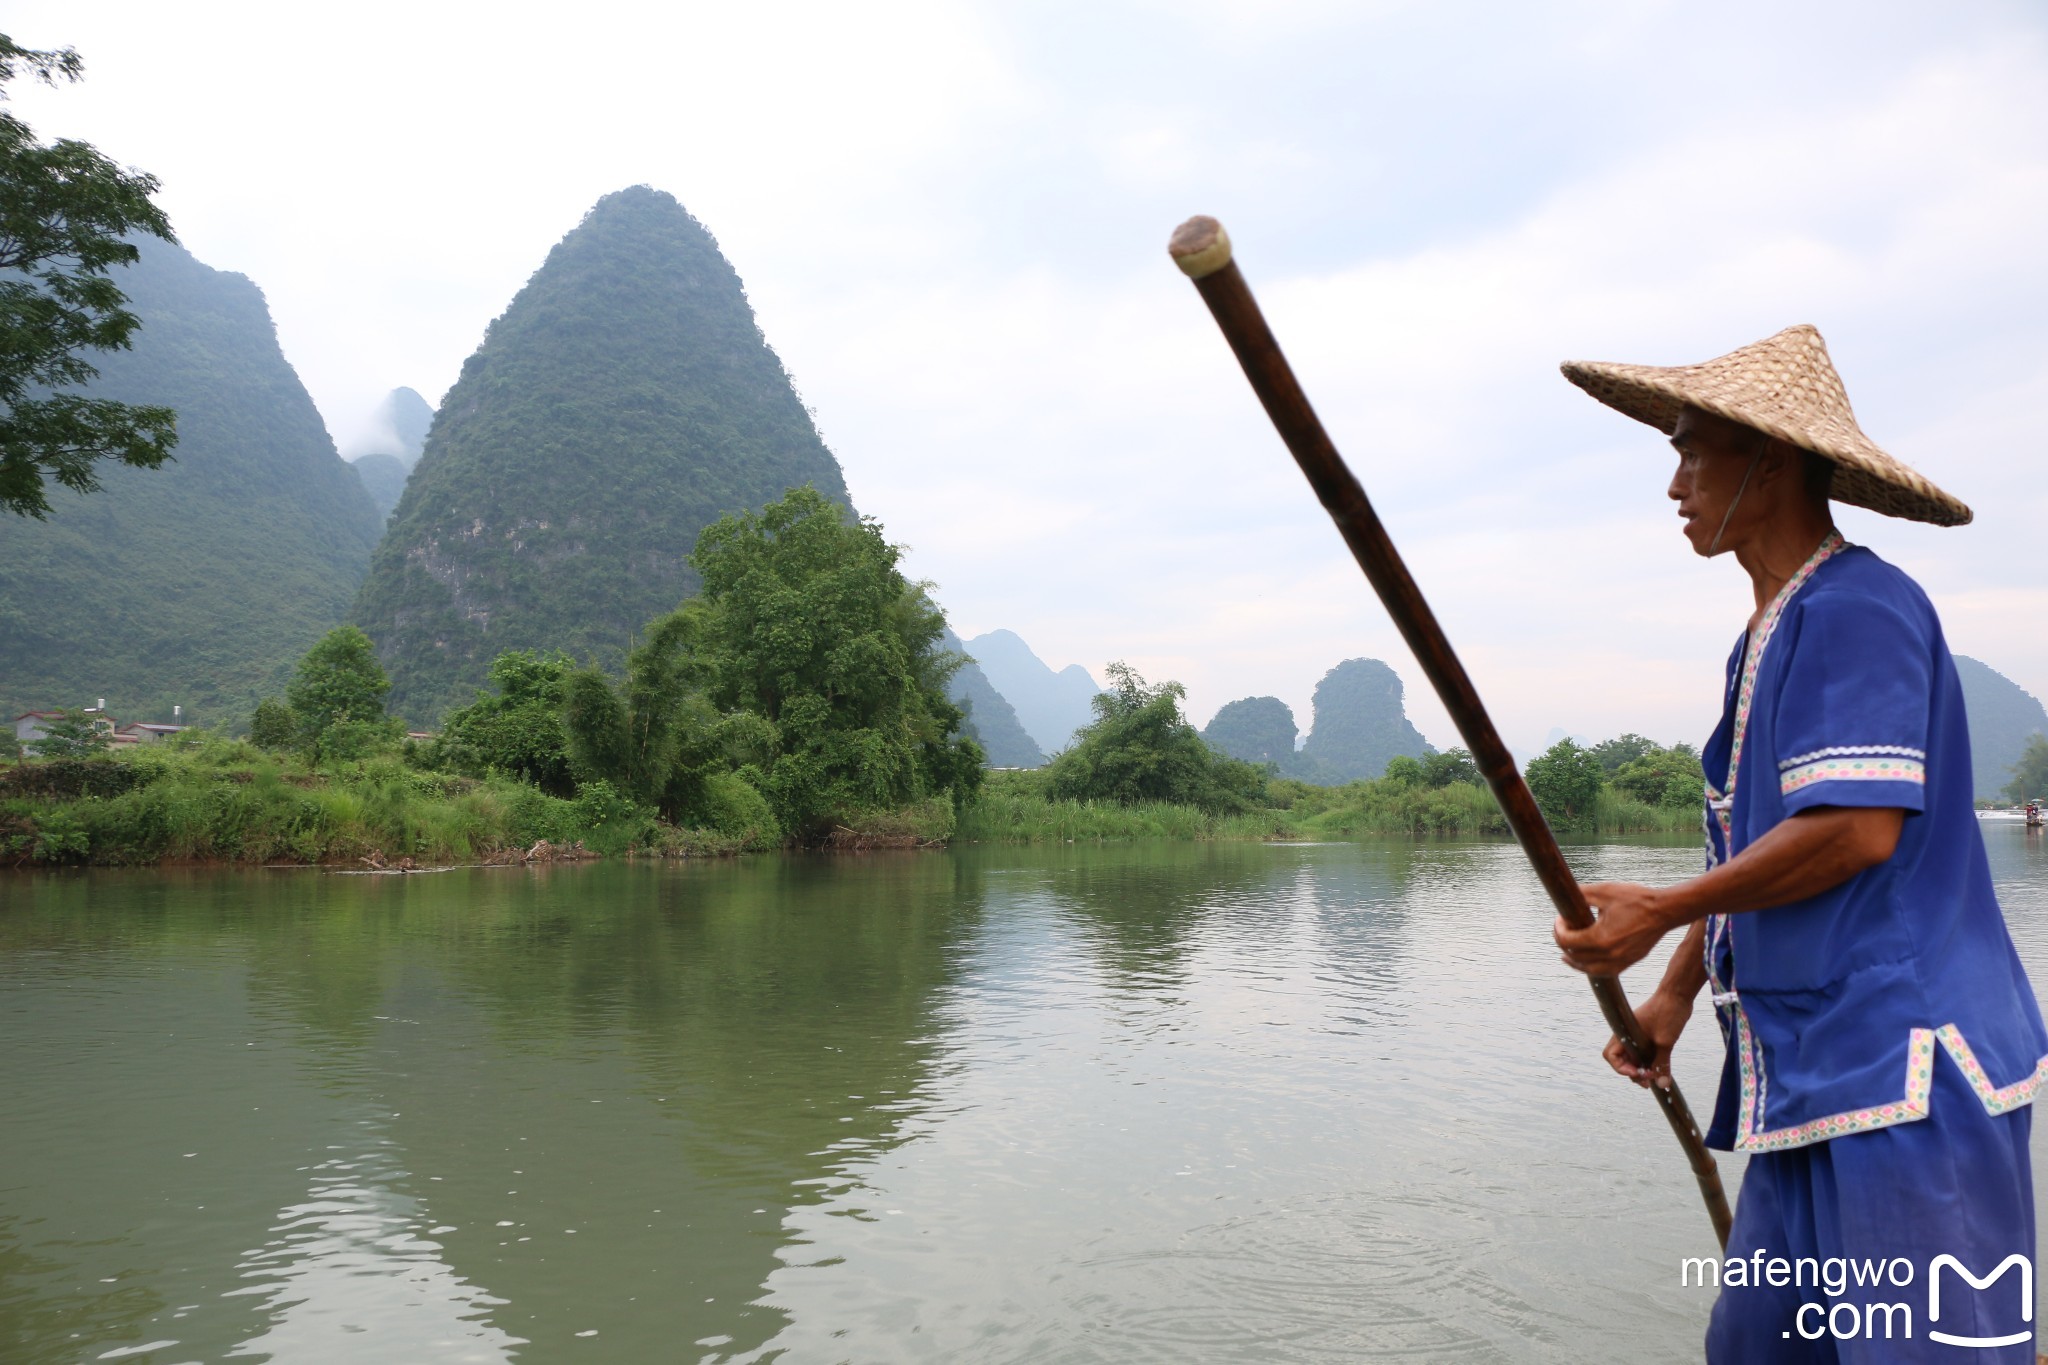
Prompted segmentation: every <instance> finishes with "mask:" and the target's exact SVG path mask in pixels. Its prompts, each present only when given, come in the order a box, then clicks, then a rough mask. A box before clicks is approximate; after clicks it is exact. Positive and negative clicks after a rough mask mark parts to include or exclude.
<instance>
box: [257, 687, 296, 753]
mask: <svg viewBox="0 0 2048 1365" xmlns="http://www.w3.org/2000/svg"><path fill="white" fill-rule="evenodd" d="M298 738H299V717H298V714H297V713H296V712H294V711H293V710H292V708H291V707H290V706H288V705H286V704H285V703H284V702H282V701H279V700H278V699H277V698H276V697H265V698H264V699H263V700H262V701H259V702H257V703H256V710H255V712H254V713H253V714H252V715H250V717H249V742H250V743H251V744H254V745H255V746H256V747H257V748H259V749H285V748H289V747H291V745H293V744H295V743H297V742H298Z"/></svg>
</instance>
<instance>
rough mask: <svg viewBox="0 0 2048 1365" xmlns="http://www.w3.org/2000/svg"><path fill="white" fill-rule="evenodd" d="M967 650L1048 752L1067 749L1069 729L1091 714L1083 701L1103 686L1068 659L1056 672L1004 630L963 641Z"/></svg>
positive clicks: (1093, 714) (1012, 634)
mask: <svg viewBox="0 0 2048 1365" xmlns="http://www.w3.org/2000/svg"><path fill="white" fill-rule="evenodd" d="M967 653H968V654H969V655H970V656H971V657H972V658H973V659H974V661H975V662H976V663H978V664H980V665H981V671H982V673H983V674H985V675H986V676H987V678H988V680H989V682H991V683H992V684H994V686H995V689H996V691H998V692H1000V693H1002V694H1003V696H1004V698H1005V699H1007V700H1008V701H1009V703H1010V705H1011V706H1012V707H1013V708H1014V709H1015V710H1016V713H1017V719H1018V720H1019V721H1020V722H1022V723H1023V726H1024V730H1025V732H1026V733H1027V734H1029V735H1030V736H1031V738H1032V739H1033V740H1035V741H1036V742H1037V744H1038V747H1039V748H1040V749H1043V750H1044V751H1045V752H1046V753H1047V754H1056V753H1058V752H1059V751H1060V750H1062V749H1064V748H1066V747H1067V744H1068V741H1070V740H1071V739H1072V738H1073V737H1074V731H1076V730H1078V729H1080V728H1081V727H1082V726H1084V725H1086V724H1088V722H1090V721H1092V720H1094V719H1095V710H1094V708H1093V707H1092V706H1090V705H1089V704H1088V703H1089V700H1090V698H1092V697H1094V696H1095V694H1096V693H1098V692H1100V691H1102V688H1101V687H1100V686H1099V685H1097V683H1096V681H1095V679H1094V678H1092V677H1090V676H1089V674H1088V670H1087V669H1085V668H1083V667H1081V665H1079V664H1069V665H1067V666H1066V667H1065V668H1063V669H1061V670H1060V671H1059V672H1057V673H1055V672H1053V671H1052V669H1051V668H1049V667H1047V666H1046V664H1045V663H1044V662H1043V661H1042V660H1041V659H1040V658H1039V657H1038V656H1037V655H1036V654H1033V653H1032V652H1031V646H1029V645H1027V644H1025V643H1024V641H1023V640H1021V639H1019V638H1018V636H1017V635H1016V633H1015V632H1013V631H1007V630H992V631H990V632H988V633H987V634H986V635H977V636H975V637H974V638H973V639H972V640H969V641H968V642H967Z"/></svg>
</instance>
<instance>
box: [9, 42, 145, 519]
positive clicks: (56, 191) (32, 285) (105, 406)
mask: <svg viewBox="0 0 2048 1365" xmlns="http://www.w3.org/2000/svg"><path fill="white" fill-rule="evenodd" d="M24 69H26V70H28V71H31V72H33V73H34V74H35V76H36V77H37V79H39V80H41V81H43V82H44V83H45V84H48V85H55V84H56V83H57V82H58V80H59V79H63V80H67V81H75V80H77V79H79V77H80V76H82V75H83V74H84V70H85V68H84V65H83V64H82V63H81V62H80V61H79V58H78V54H77V53H76V52H74V51H72V50H71V49H69V48H65V49H63V50H61V51H56V52H38V51H32V50H30V49H28V48H24V47H21V46H18V45H17V44H16V43H14V42H13V40H11V39H9V38H7V37H6V36H5V35H0V99H4V98H5V95H6V86H7V83H8V82H9V81H11V80H13V79H14V77H15V76H16V75H17V74H18V73H19V72H21V71H22V70H24ZM156 191H157V181H156V178H155V177H154V176H150V175H144V174H142V173H141V172H139V171H130V170H123V169H122V168H121V167H119V166H117V165H115V164H114V163H113V162H112V161H109V160H108V159H107V158H106V157H105V156H102V155H101V154H100V153H99V152H98V151H97V150H95V149H94V148H93V147H92V146H91V145H90V144H88V143H84V142H78V141H74V140H72V139H69V138H63V139H59V140H58V141H56V142H52V143H48V144H45V143H42V142H39V141H38V140H37V139H36V136H35V134H34V132H33V131H31V130H30V128H29V126H28V125H27V124H25V123H23V122H22V121H21V120H20V119H18V118H16V117H14V115H12V114H10V113H7V112H6V111H5V110H0V408H4V411H0V506H4V507H5V508H6V509H7V510H9V511H11V512H14V513H16V514H18V515H23V516H31V517H36V518H38V519H41V518H44V517H47V516H48V515H49V512H50V502H49V498H48V495H47V488H46V481H48V480H54V481H55V482H57V483H59V484H61V485H63V486H64V487H66V488H70V489H74V490H76V491H77V492H80V493H90V492H92V491H93V490H94V489H96V488H98V487H99V486H100V485H99V478H98V476H97V474H96V473H95V471H94V465H95V464H96V463H97V462H98V461H100V460H107V459H111V460H116V461H118V462H120V463H121V464H126V465H133V466H136V467H138V468H142V469H155V468H157V467H158V466H159V465H161V464H162V463H163V462H164V460H165V459H167V458H169V455H170V451H171V447H172V446H173V445H174V444H176V442H177V426H176V423H177V414H176V413H174V412H173V411H172V410H171V409H169V408H164V407H144V406H135V405H131V404H127V403H117V402H113V401H111V400H108V399H95V398H87V397H85V396H84V395H83V394H77V393H64V392H50V390H59V389H62V388H63V387H65V386H67V385H77V384H83V383H85V382H87V381H88V380H90V379H92V378H93V376H95V375H96V374H98V373H99V371H98V370H97V369H96V368H94V366H93V365H92V364H91V363H90V362H89V361H87V360H86V359H85V356H84V353H85V352H88V351H111V350H117V349H124V348H126V347H128V346H129V345H130V344H131V342H130V338H131V336H132V335H133V333H134V331H135V329H136V327H137V326H138V325H140V324H139V320H138V319H137V318H136V316H135V315H134V314H133V313H130V312H129V311H128V310H127V309H126V308H125V307H124V306H123V305H124V304H126V302H127V298H126V296H125V295H124V294H122V292H121V290H120V289H119V288H117V287H116V286H115V284H114V281H113V280H112V279H111V278H109V276H108V274H107V271H108V267H110V266H116V265H126V264H129V263H131V262H133V261H134V260H135V258H136V255H137V252H136V248H135V245H134V243H133V242H131V241H129V240H127V239H128V238H129V237H131V236H133V235H135V234H137V233H148V234H149V235H151V236H154V237H161V238H162V239H164V240H165V241H175V240H176V238H175V237H174V236H173V235H172V232H171V225H170V220H169V219H167V218H166V217H165V216H164V213H163V210H161V209H159V208H158V207H157V206H156V205H155V204H154V203H152V202H151V201H150V196H151V195H153V194H155V193H156Z"/></svg>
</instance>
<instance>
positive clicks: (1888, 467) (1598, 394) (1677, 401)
mask: <svg viewBox="0 0 2048 1365" xmlns="http://www.w3.org/2000/svg"><path fill="white" fill-rule="evenodd" d="M1560 368H1561V369H1562V370H1563V371H1564V377H1565V378H1566V379H1569V380H1571V382H1572V383H1574V384H1576V385H1578V386H1579V387H1580V388H1582V389H1584V390H1585V391H1586V392H1587V393H1589V394H1591V395H1592V396H1593V397H1595V398H1597V399H1599V400H1600V401H1601V402H1602V403H1605V404H1606V405H1607V406H1608V407H1610V408H1613V409H1614V410H1615V411H1616V412H1619V413H1623V414H1625V415H1627V416H1629V417H1633V418H1635V419H1636V420H1637V421H1638V422H1642V423H1644V424H1645V425H1647V426H1652V427H1655V428H1656V429H1657V430H1659V431H1661V432H1663V433H1664V434H1665V435H1666V436H1669V435H1670V434H1671V433H1672V432H1674V431H1676V430H1677V429H1678V418H1679V414H1681V413H1682V412H1684V411H1685V410H1686V409H1687V408H1689V407H1693V408H1699V409H1700V410H1701V411H1703V412H1711V413H1713V414H1714V415H1715V416H1717V417H1725V418H1727V419H1728V420H1729V421H1731V422H1738V423H1740V424H1741V425H1743V426H1746V427H1749V428H1751V429H1752V430H1755V431H1761V432H1763V433H1764V434H1765V435H1767V436H1774V437H1776V438H1778V439H1779V440H1781V441H1784V442H1785V443H1787V444H1788V445H1793V446H1797V447H1798V448H1799V449H1801V450H1808V451H1812V452H1813V453H1814V454H1815V455H1818V456H1820V457H1821V458H1822V459H1824V460H1826V461H1828V462H1829V463H1831V464H1833V465H1834V466H1835V477H1834V482H1833V484H1832V486H1831V487H1830V488H1829V490H1828V496H1829V497H1830V498H1832V499H1833V500H1834V501H1836V502H1844V503H1848V504H1850V505H1851V506H1854V507H1867V508H1869V509H1870V510H1871V511H1873V512H1878V513H1881V514H1883V515H1885V516H1888V517H1900V518H1902V519H1904V520H1907V521H1924V522H1928V523H1930V524H1932V525H1935V526H1965V525H1968V524H1969V522H1970V521H1971V519H1972V518H1973V517H1974V515H1975V514H1974V513H1972V512H1971V511H1970V508H1969V506H1968V505H1967V504H1966V503H1964V502H1963V501H1962V500H1961V499H1959V498H1956V497H1954V496H1952V495H1950V494H1948V493H1946V492H1944V491H1943V490H1942V489H1941V488H1939V487H1937V486H1936V485H1935V484H1934V482H1933V481H1932V480H1930V479H1928V478H1927V477H1926V476H1925V475H1923V474H1921V473H1920V472H1919V471H1918V470H1916V469H1914V468H1912V467H1911V466H1909V465H1907V464H1905V463H1904V462H1903V461H1901V460H1898V459H1896V458H1894V457H1893V456H1891V455H1888V454H1886V453H1885V452H1884V451H1883V450H1881V449H1879V448H1878V446H1877V445H1876V444H1875V443H1874V442H1872V441H1871V440H1870V438H1869V437H1867V436H1865V435H1864V434H1863V432H1862V431H1861V430H1860V429H1859V428H1857V427H1856V426H1855V425H1854V424H1853V423H1842V422H1826V423H1804V424H1803V423H1796V422H1786V421H1781V420H1777V419H1775V418H1773V417H1771V416H1770V415H1769V414H1766V413H1761V412H1759V411H1757V410H1756V409H1755V408H1754V407H1750V406H1747V405H1744V404H1742V403H1740V402H1731V401H1728V400H1725V399H1723V398H1721V397H1720V396H1718V395H1716V394H1711V393H1705V392H1702V391H1701V388H1700V386H1699V385H1697V384H1696V383H1693V382H1688V381H1691V380H1693V379H1694V378H1695V377H1696V376H1697V373H1698V371H1699V370H1700V369H1701V368H1702V367H1700V366H1696V365H1673V366H1659V365H1625V364H1618V363H1614V362H1610V361H1600V360H1569V361H1566V362H1565V363H1564V364H1563V365H1562V366H1561V367H1560Z"/></svg>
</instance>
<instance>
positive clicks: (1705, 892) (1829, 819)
mask: <svg viewBox="0 0 2048 1365" xmlns="http://www.w3.org/2000/svg"><path fill="white" fill-rule="evenodd" d="M1905 821H1906V813H1905V812H1904V811H1903V810H1900V809H1898V808H1896V807H1867V806H1815V807H1813V808H1812V809H1810V810H1803V811H1800V812H1799V813H1798V814H1797V815H1794V816H1793V817H1791V818H1790V819H1789V820H1781V821H1779V822H1778V824H1777V825H1776V826H1775V827H1774V828H1772V829H1771V830H1770V832H1768V833H1767V834H1765V835H1764V836H1763V837H1762V838H1761V839H1758V840H1757V841H1756V842H1755V843H1753V844H1751V845H1750V846H1749V847H1748V848H1745V849H1743V850H1742V852H1741V853H1739V854H1737V855H1736V856H1735V857H1733V858H1730V859H1729V860H1728V861H1727V862H1725V863H1722V864H1721V865H1720V866H1719V867H1717V868H1715V869H1713V870H1712V871H1711V872H1706V873H1703V874H1701V875H1700V876H1697V877H1694V878H1693V879H1692V880H1691V881H1685V882H1680V883H1678V885H1676V886H1667V887H1662V888H1658V887H1649V886H1637V885H1635V884H1633V883H1631V882H1595V883H1593V884H1591V885H1589V886H1587V887H1586V888H1585V890H1586V900H1587V903H1588V904H1590V905H1592V906H1593V908H1594V913H1595V914H1597V915H1598V916H1599V918H1598V919H1597V920H1595V921H1594V923H1593V924H1592V925H1591V926H1590V927H1588V928H1585V929H1573V928H1570V927H1568V926H1567V925H1566V924H1565V922H1564V921H1563V920H1562V919H1560V920H1558V921H1557V925H1556V928H1555V929H1553V930H1552V936H1553V937H1554V938H1555V939H1556V940H1557V946H1558V947H1559V948H1560V949H1561V950H1563V952H1564V960H1565V965H1567V966H1569V967H1573V968H1576V969H1577V970H1579V971H1582V972H1584V973H1586V974H1587V975H1588V976H1619V975H1620V974H1621V973H1622V972H1623V971H1625V970H1627V969H1628V968H1629V967H1632V966H1634V965H1635V964H1636V963H1638V962H1640V961H1642V959H1643V958H1644V956H1645V955H1647V954H1648V953H1649V951H1650V949H1652V948H1654V947H1656V946H1657V940H1659V939H1661V938H1663V937H1664V935H1665V934H1667V933H1669V932H1670V931H1671V930H1673V929H1676V928H1678V927H1679V926H1680V925H1683V924H1691V923H1693V922H1694V921H1696V920H1702V919H1705V918H1706V917H1707V916H1708V915H1710V914H1723V915H1738V914H1743V913H1745V912H1747V911H1750V910H1768V909H1770V908H1771V907H1772V906H1774V905H1786V904H1789V903H1790V902H1792V901H1797V900H1804V899H1806V898H1807V897H1808V896H1814V895H1818V894H1820V893H1821V892H1823V891H1826V890H1827V889H1829V888H1830V887H1834V886H1840V885H1841V884H1842V883H1843V882H1845V881H1848V880H1849V878H1851V877H1853V876H1855V875H1856V874H1857V873H1859V872H1861V871H1863V870H1865V869H1866V868H1871V867H1875V866H1877V865H1878V864H1879V863H1881V862H1883V861H1884V860H1885V859H1887V858H1889V857H1891V856H1892V851H1893V850H1894V849H1896V848H1897V847H1898V845H1899V831H1900V830H1901V829H1902V828H1903V827H1904V825H1905ZM1698 990H1699V986H1698V985H1697V984H1695V985H1694V986H1693V992H1694V993H1695V994H1697V993H1698ZM1688 998H1689V997H1688Z"/></svg>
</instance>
